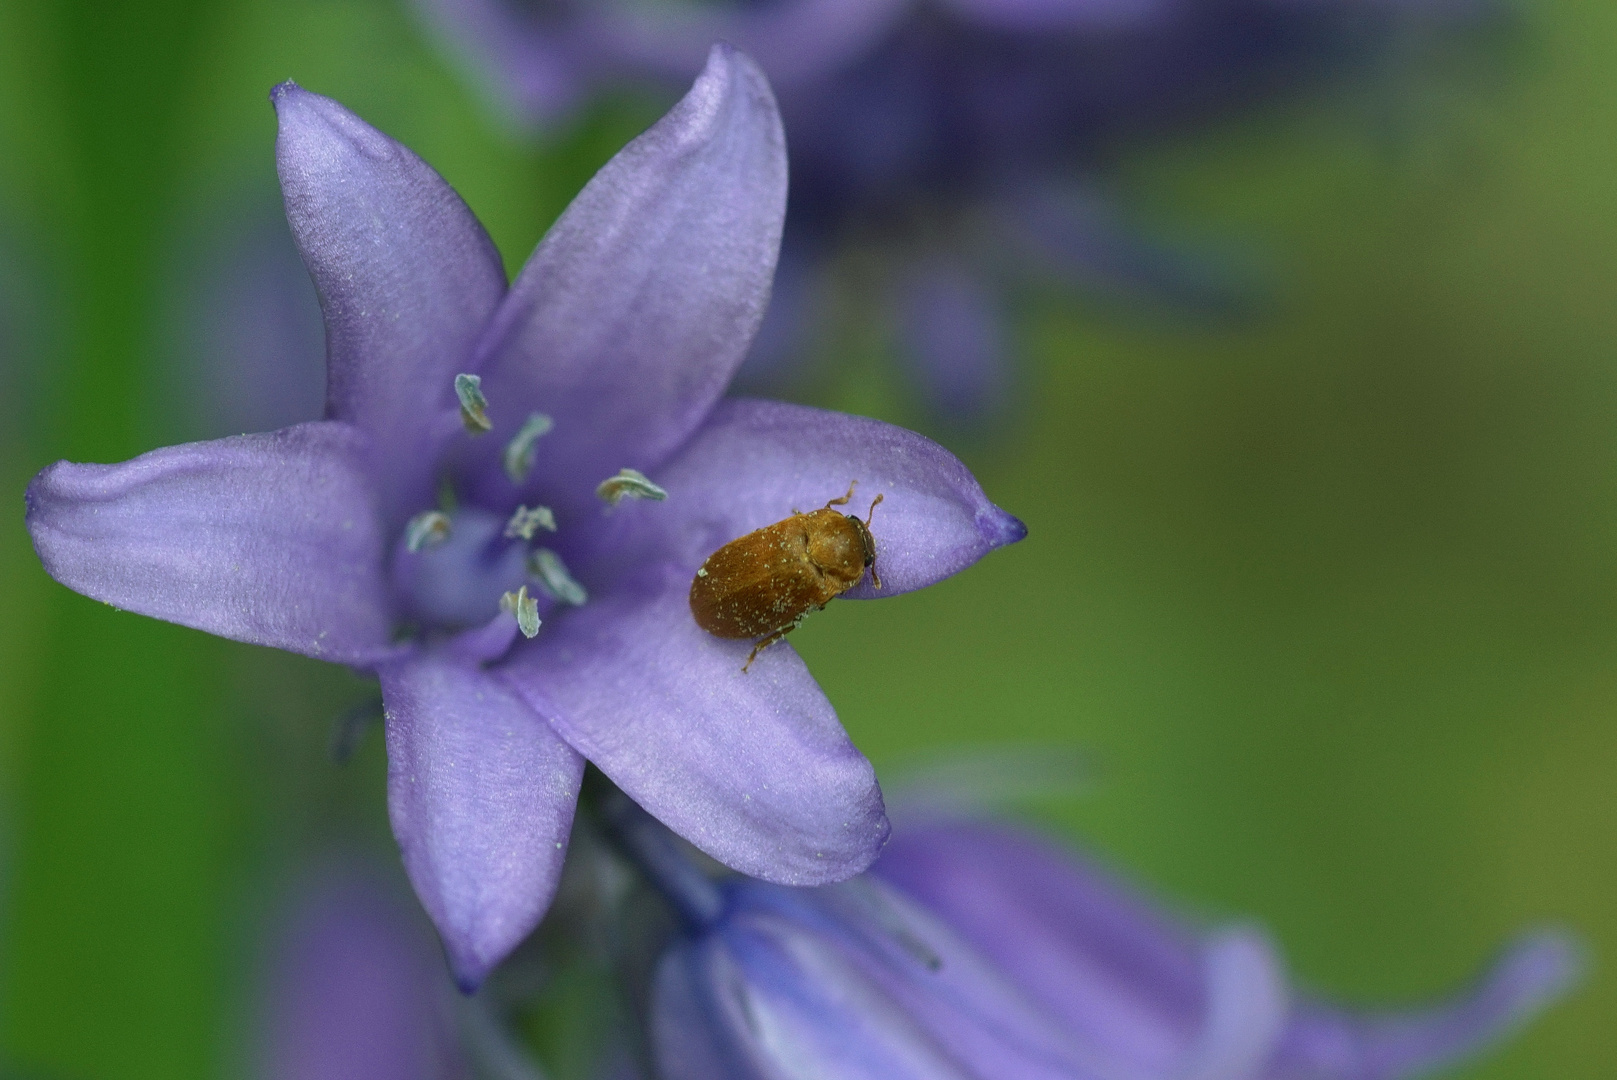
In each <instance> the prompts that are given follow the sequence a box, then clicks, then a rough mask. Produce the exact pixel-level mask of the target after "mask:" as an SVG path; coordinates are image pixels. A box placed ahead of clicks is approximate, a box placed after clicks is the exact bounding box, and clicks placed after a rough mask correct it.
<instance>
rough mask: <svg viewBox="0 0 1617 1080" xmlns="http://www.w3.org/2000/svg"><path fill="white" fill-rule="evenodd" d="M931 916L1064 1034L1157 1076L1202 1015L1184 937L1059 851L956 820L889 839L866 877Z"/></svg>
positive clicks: (1202, 999)
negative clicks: (1048, 1014)
mask: <svg viewBox="0 0 1617 1080" xmlns="http://www.w3.org/2000/svg"><path fill="white" fill-rule="evenodd" d="M873 872H874V873H875V874H876V876H878V877H880V878H881V879H882V880H884V881H887V882H889V883H890V884H892V885H894V886H896V887H898V888H899V889H901V890H903V891H904V892H905V893H907V894H909V895H910V896H912V897H914V898H915V899H917V900H919V901H920V902H921V903H922V904H923V905H925V906H926V907H927V908H928V909H929V910H931V911H932V912H934V913H936V914H937V915H938V916H939V917H941V918H942V919H943V921H944V922H946V923H948V924H949V925H950V926H951V927H952V928H953V929H954V930H955V931H956V932H958V933H960V934H961V935H962V936H963V937H964V938H965V939H966V940H967V941H969V942H971V944H972V945H974V946H975V947H976V948H977V949H978V950H979V951H980V952H981V953H982V954H983V955H984V956H985V957H987V958H988V959H989V960H990V961H992V962H994V963H997V964H998V965H999V966H1000V968H1001V969H1002V970H1003V971H1005V972H1006V974H1007V975H1009V976H1010V977H1011V978H1012V980H1014V981H1015V982H1016V983H1018V984H1019V985H1020V986H1022V987H1023V989H1025V990H1026V991H1027V992H1028V993H1029V994H1031V995H1033V996H1034V997H1035V998H1037V999H1038V1000H1039V1001H1041V1002H1043V1003H1044V1005H1045V1006H1046V1007H1047V1008H1049V1009H1050V1010H1051V1011H1052V1012H1053V1013H1054V1014H1055V1015H1056V1016H1058V1017H1060V1018H1061V1019H1062V1020H1063V1021H1064V1022H1065V1023H1066V1024H1067V1025H1068V1026H1069V1029H1070V1030H1071V1031H1072V1032H1073V1035H1074V1038H1075V1039H1077V1040H1078V1041H1080V1042H1081V1043H1083V1044H1086V1045H1092V1046H1094V1047H1096V1048H1098V1049H1100V1050H1102V1051H1104V1052H1107V1053H1109V1054H1110V1055H1112V1056H1113V1057H1114V1058H1115V1059H1117V1060H1119V1061H1123V1062H1130V1063H1133V1064H1134V1065H1135V1066H1136V1067H1138V1068H1139V1069H1140V1070H1141V1071H1142V1072H1144V1073H1145V1074H1146V1075H1168V1074H1170V1073H1171V1072H1172V1070H1173V1069H1174V1068H1176V1067H1179V1065H1180V1063H1181V1062H1182V1061H1184V1060H1185V1054H1186V1053H1187V1051H1188V1050H1189V1049H1190V1046H1191V1045H1192V1040H1193V1039H1194V1037H1195V1036H1196V1033H1197V1031H1198V1030H1199V1029H1200V1028H1201V1027H1202V1024H1203V1014H1204V1011H1205V1009H1206V993H1205V986H1204V978H1205V973H1204V961H1203V959H1202V954H1201V945H1200V943H1199V942H1198V941H1197V939H1196V937H1195V936H1194V935H1193V934H1191V933H1189V932H1188V931H1186V930H1184V929H1182V928H1181V927H1179V926H1178V925H1176V924H1175V923H1173V922H1170V921H1169V920H1168V919H1166V918H1164V917H1163V916H1161V915H1160V914H1159V913H1158V912H1157V911H1155V910H1154V909H1153V908H1152V907H1151V906H1150V905H1149V904H1147V903H1146V902H1145V901H1144V900H1142V899H1141V898H1139V897H1137V896H1134V895H1132V894H1131V893H1130V892H1128V891H1126V890H1125V889H1124V888H1122V887H1121V886H1120V885H1119V884H1117V883H1116V882H1113V881H1111V880H1109V879H1107V878H1106V877H1103V876H1102V875H1101V874H1099V873H1098V872H1097V871H1095V870H1093V869H1092V868H1090V867H1087V866H1085V865H1084V864H1083V863H1081V862H1079V861H1078V860H1077V859H1076V858H1074V857H1073V856H1072V854H1071V853H1070V852H1068V851H1065V850H1062V849H1057V848H1056V847H1054V846H1052V845H1050V844H1047V843H1045V842H1044V841H1043V840H1041V839H1039V838H1036V837H1033V836H1031V835H1029V834H1028V833H1027V832H1025V831H1022V830H1017V829H1011V828H1005V827H999V826H993V825H985V824H974V823H972V824H968V823H949V824H937V825H931V826H922V827H915V828H909V829H905V830H901V831H899V832H898V833H895V834H894V836H893V841H892V843H890V844H889V845H888V846H887V849H886V850H885V851H884V852H883V854H882V858H881V861H880V862H878V863H877V864H876V866H875V868H874V871H873Z"/></svg>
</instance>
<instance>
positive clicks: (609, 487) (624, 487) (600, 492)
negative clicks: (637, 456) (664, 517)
mask: <svg viewBox="0 0 1617 1080" xmlns="http://www.w3.org/2000/svg"><path fill="white" fill-rule="evenodd" d="M595 494H596V495H597V496H598V497H599V498H601V499H604V500H606V503H607V505H609V506H616V505H618V503H619V502H620V501H621V500H622V499H623V498H624V497H625V496H627V497H628V498H631V499H651V500H653V501H655V502H662V501H663V500H664V499H666V498H668V492H666V491H664V490H663V489H662V488H660V487H658V486H657V485H656V484H653V483H652V482H651V481H650V480H647V479H646V474H645V473H642V472H638V471H636V470H634V469H619V470H618V475H616V476H609V477H607V478H606V479H605V480H602V481H601V484H600V486H599V487H597V488H596V489H595Z"/></svg>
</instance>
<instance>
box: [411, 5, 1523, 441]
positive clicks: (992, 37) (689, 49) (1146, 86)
mask: <svg viewBox="0 0 1617 1080" xmlns="http://www.w3.org/2000/svg"><path fill="white" fill-rule="evenodd" d="M416 3H417V6H418V7H419V8H420V9H421V10H422V12H423V14H424V16H425V19H426V21H427V22H428V23H429V24H430V25H431V26H432V27H433V28H434V29H435V30H437V31H438V32H439V35H440V37H442V38H443V39H445V40H447V41H448V42H449V43H450V44H451V45H452V47H453V48H454V50H455V51H456V52H458V53H459V54H460V55H461V56H462V57H463V58H464V59H466V60H467V61H468V66H469V68H470V70H472V71H473V72H474V73H475V74H474V77H475V78H477V79H478V80H479V81H480V82H481V83H483V84H485V87H486V88H488V89H489V90H491V91H492V93H493V94H494V96H495V98H496V99H497V100H498V101H500V102H501V103H502V106H503V107H504V108H505V109H506V110H507V111H508V112H511V113H514V114H515V115H516V116H518V117H519V118H521V119H524V120H526V121H527V122H528V123H529V124H530V125H544V124H547V123H553V122H555V121H556V120H557V118H558V116H559V115H561V114H562V113H563V112H565V110H566V109H567V108H568V107H569V106H570V105H571V104H572V103H574V102H575V101H576V100H578V98H579V97H580V96H581V95H582V94H583V93H584V92H585V91H586V90H587V89H588V88H589V87H590V86H593V85H597V84H600V83H601V82H603V81H605V80H608V79H618V80H640V81H646V80H647V79H648V78H649V79H651V80H654V81H660V82H661V83H662V84H664V85H667V84H670V83H673V84H679V83H680V82H681V80H683V79H685V78H688V77H689V75H690V73H691V72H693V71H694V70H696V68H697V67H698V66H699V65H700V62H701V57H702V56H703V55H704V54H705V51H706V48H707V46H708V44H709V43H711V42H712V41H715V40H724V41H730V42H734V43H735V44H736V45H738V46H739V47H741V48H743V49H745V50H747V51H748V52H749V53H750V54H751V55H753V56H755V57H757V58H758V60H759V62H760V64H761V66H762V67H763V68H764V70H765V71H766V72H767V73H768V74H769V75H770V77H771V79H772V80H774V83H775V86H776V90H777V92H778V94H779V96H780V102H781V111H782V115H783V117H784V119H785V127H786V132H787V146H788V150H789V153H790V158H791V174H792V192H791V200H790V203H789V206H788V218H787V225H786V230H785V239H784V246H783V251H782V275H781V279H780V281H779V283H778V285H777V291H778V293H779V294H781V295H779V296H778V300H779V302H777V304H776V305H775V307H774V308H773V309H772V310H771V312H770V316H769V320H768V321H767V322H766V324H765V327H764V330H763V331H762V333H761V334H760V335H759V339H758V342H757V344H756V346H755V347H754V350H753V355H752V357H751V358H750V360H749V363H748V365H747V366H746V367H745V368H744V369H743V371H742V374H741V377H742V379H743V381H744V382H751V383H754V384H760V385H778V384H779V383H781V382H783V381H786V380H789V379H790V378H792V376H793V374H794V372H795V370H796V366H797V364H798V362H799V361H800V360H801V357H802V353H803V352H804V350H805V349H807V348H809V347H811V346H812V342H813V338H814V333H813V331H815V330H816V329H818V328H819V324H821V323H822V322H823V321H824V319H825V317H826V312H825V311H824V308H825V304H826V296H827V293H828V290H827V289H826V288H825V285H824V281H825V278H826V276H827V274H828V273H829V271H830V269H831V268H832V266H833V264H834V263H835V261H836V260H837V257H838V256H839V254H841V253H843V252H844V251H846V250H847V249H848V247H849V245H850V244H854V245H858V246H860V248H861V249H868V250H872V251H876V252H879V253H880V257H881V259H882V261H883V262H884V264H885V266H884V269H883V272H882V275H881V278H882V283H881V284H878V285H875V286H873V288H875V289H877V290H878V291H880V290H882V289H886V290H888V295H886V296H885V298H884V299H885V300H886V301H887V303H888V305H889V306H890V308H891V309H892V310H894V311H896V312H898V313H899V314H898V319H897V322H898V327H897V329H898V334H899V337H900V339H901V344H900V346H899V350H898V351H899V352H900V353H901V354H903V355H905V356H906V357H907V358H908V360H909V361H910V363H909V367H910V370H911V371H912V372H913V373H914V375H915V382H916V385H917V388H918V389H919V390H920V392H921V393H922V395H923V396H924V397H925V398H926V399H927V400H928V402H929V403H930V404H931V406H932V407H933V408H935V409H937V410H939V411H940V412H941V413H942V414H943V415H944V416H946V417H953V418H955V419H957V420H972V419H980V418H983V417H985V416H988V415H990V414H992V413H993V412H995V411H996V410H998V409H999V407H1000V406H1001V405H1002V404H1003V403H1004V402H1005V400H1006V399H1007V395H1008V390H1009V383H1010V374H1009V372H1008V371H1007V370H1006V365H1005V363H1004V361H1005V358H1006V356H1007V355H1009V353H1010V352H1011V349H1010V343H1009V342H1008V340H1007V337H1008V334H1007V330H1006V324H1005V321H1004V319H1003V317H1002V315H1001V312H1002V310H1003V308H1004V306H1005V305H1004V301H1003V299H1001V297H1002V295H1003V293H1004V292H1005V290H1006V287H1007V286H1009V285H1012V284H1013V283H1014V282H1016V281H1018V280H1021V279H1025V278H1026V277H1027V276H1028V272H1029V269H1030V268H1032V269H1033V270H1034V272H1035V273H1036V274H1040V275H1043V276H1046V277H1049V276H1053V277H1055V278H1057V279H1062V280H1065V281H1066V282H1067V283H1068V284H1069V285H1071V286H1076V287H1078V288H1080V289H1083V290H1086V291H1089V292H1098V293H1101V294H1103V295H1110V296H1112V297H1114V298H1119V299H1122V300H1126V301H1146V302H1149V303H1152V304H1155V305H1157V306H1158V308H1159V309H1161V308H1162V307H1164V306H1165V307H1166V309H1167V310H1172V311H1178V312H1183V313H1188V314H1191V315H1214V316H1227V315H1229V314H1239V313H1242V312H1244V311H1246V310H1248V309H1250V308H1251V306H1252V305H1253V303H1254V302H1255V301H1256V299H1257V295H1256V294H1257V293H1259V292H1261V291H1262V290H1261V289H1258V288H1256V287H1255V286H1254V284H1253V283H1252V268H1251V266H1250V260H1249V259H1247V258H1236V257H1235V253H1234V252H1233V251H1230V252H1228V253H1226V254H1225V255H1223V256H1222V257H1215V256H1214V255H1213V254H1212V253H1211V252H1198V251H1191V250H1186V249H1184V248H1182V247H1181V246H1179V245H1177V244H1173V243H1168V242H1164V241H1161V240H1158V239H1155V238H1152V237H1150V236H1149V235H1147V234H1146V233H1145V232H1142V231H1141V230H1140V229H1138V228H1136V227H1135V226H1133V225H1132V224H1130V223H1128V222H1127V221H1126V220H1125V219H1126V215H1124V214H1123V213H1122V212H1120V211H1119V209H1118V208H1117V207H1116V206H1115V205H1114V204H1113V202H1112V200H1111V199H1110V198H1108V197H1106V196H1103V195H1101V194H1100V192H1101V191H1102V190H1103V189H1104V188H1105V187H1106V178H1107V176H1108V174H1109V171H1110V165H1111V163H1112V161H1113V160H1114V159H1115V157H1116V156H1117V155H1118V154H1119V152H1120V151H1122V150H1123V149H1124V148H1125V147H1126V146H1127V145H1129V144H1132V143H1137V142H1139V141H1140V140H1141V139H1142V138H1149V137H1153V136H1158V135H1162V134H1165V133H1168V132H1171V131H1175V130H1183V129H1188V128H1192V127H1194V126H1196V125H1198V124H1205V123H1206V122H1207V121H1208V120H1209V119H1211V118H1213V117H1214V116H1216V115H1218V114H1219V113H1221V112H1225V111H1228V110H1230V109H1231V108H1234V107H1240V106H1246V105H1251V104H1254V103H1256V102H1259V101H1261V100H1264V99H1268V98H1272V97H1275V96H1277V95H1279V94H1281V93H1296V92H1300V91H1302V90H1304V89H1306V88H1309V87H1313V88H1319V87H1323V86H1327V85H1329V84H1330V82H1331V80H1332V79H1333V78H1339V77H1341V76H1344V75H1364V76H1374V75H1378V74H1379V75H1383V76H1384V75H1386V74H1387V73H1388V71H1389V69H1394V68H1396V67H1397V65H1399V64H1400V63H1406V62H1407V58H1406V56H1405V54H1406V53H1409V52H1411V51H1415V50H1413V49H1412V48H1411V46H1412V44H1413V43H1417V42H1419V41H1420V39H1421V38H1422V36H1423V35H1425V36H1432V35H1439V36H1440V35H1444V34H1449V33H1452V32H1453V31H1455V30H1456V29H1459V28H1462V27H1467V26H1474V25H1478V24H1482V23H1485V22H1488V21H1490V18H1491V17H1493V16H1496V15H1497V14H1498V9H1497V7H1496V6H1495V5H1494V4H1493V3H1492V2H1491V0H1438V2H1431V0H714V2H711V3H698V2H678V0H673V2H666V3H661V4H657V3H644V2H635V0H548V2H543V3H539V4H537V5H535V4H530V3H523V2H521V0H416ZM540 73H542V74H540ZM942 279H947V280H948V282H949V284H947V285H944V286H942V287H940V286H939V284H938V283H939V281H940V280H942ZM918 282H919V284H917V283H918Z"/></svg>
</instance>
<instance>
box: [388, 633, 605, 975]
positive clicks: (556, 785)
mask: <svg viewBox="0 0 1617 1080" xmlns="http://www.w3.org/2000/svg"><path fill="white" fill-rule="evenodd" d="M381 676H382V697H383V700H384V701H385V702H386V704H387V758H388V768H387V773H388V776H387V787H388V813H389V817H390V818H391V819H392V822H393V835H394V836H395V837H396V838H397V839H398V842H399V847H400V848H401V849H402V851H403V853H404V868H405V870H406V871H408V873H409V875H410V882H411V884H413V885H414V886H415V890H416V895H418V896H419V897H420V898H421V903H422V906H423V907H425V908H426V909H427V914H429V915H431V916H432V921H433V922H434V923H436V924H437V926H438V932H439V933H440V934H442V935H443V939H444V947H445V949H446V950H447V951H448V953H449V959H450V966H451V968H453V970H454V973H455V978H456V980H457V981H458V982H459V983H460V985H461V988H462V989H463V990H465V991H466V992H468V993H470V992H471V991H473V990H475V989H476V988H477V986H478V985H479V984H480V983H481V982H482V981H483V979H484V977H486V976H487V975H488V973H489V972H490V971H491V970H493V968H494V966H495V965H496V964H498V963H499V962H500V961H501V960H503V959H504V958H505V957H506V955H507V954H508V953H510V951H511V950H512V949H514V948H515V947H516V946H517V945H518V944H519V943H521V941H522V939H523V938H525V937H526V936H527V935H528V933H529V931H531V930H532V929H533V928H534V926H535V925H537V924H538V922H539V919H540V918H541V917H542V916H543V915H544V913H545V909H546V908H548V907H549V906H550V900H551V897H552V896H554V895H555V892H556V883H557V880H558V878H559V876H560V874H561V865H562V859H563V856H565V854H566V851H567V834H568V832H569V830H570V829H571V827H572V822H573V810H574V807H575V806H576V804H577V801H578V787H579V783H580V781H581V779H582V777H583V774H584V760H583V759H582V758H581V757H579V756H578V754H576V753H574V752H573V750H572V749H571V748H570V747H568V745H567V744H566V743H564V742H562V741H561V739H559V738H558V737H557V736H556V733H555V732H554V731H552V730H551V729H550V726H549V725H548V724H546V723H545V721H544V720H543V719H542V718H541V717H539V716H536V715H534V712H533V710H531V709H529V708H528V707H527V705H525V704H523V702H522V701H521V700H520V699H518V698H517V697H516V695H514V694H512V693H511V692H510V691H509V690H508V689H507V688H506V687H505V686H504V684H502V683H501V682H500V681H498V680H496V679H493V678H490V677H489V676H488V675H487V674H486V673H485V672H484V671H483V669H482V668H481V667H479V666H478V665H477V664H476V663H475V662H473V661H471V660H470V659H468V658H466V657H463V656H461V655H457V654H456V652H455V650H453V649H451V648H440V649H437V650H433V651H431V652H427V653H424V654H421V655H419V656H416V657H412V658H411V659H409V660H406V661H404V662H402V663H399V664H393V665H389V666H388V667H386V668H383V669H382V672H381Z"/></svg>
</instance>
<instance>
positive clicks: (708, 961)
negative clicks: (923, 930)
mask: <svg viewBox="0 0 1617 1080" xmlns="http://www.w3.org/2000/svg"><path fill="white" fill-rule="evenodd" d="M819 929H820V928H817V927H811V926H805V925H801V924H796V923H794V922H793V921H791V920H789V919H782V918H779V917H773V916H772V915H771V913H769V912H747V913H745V914H743V915H741V916H739V917H736V918H733V919H731V920H730V921H729V923H728V924H727V925H726V926H725V928H724V929H723V930H722V931H720V932H719V933H716V934H714V935H712V936H711V937H708V938H707V939H705V940H692V941H684V942H680V943H679V944H677V945H675V946H674V947H673V948H672V949H671V950H670V951H669V952H668V953H667V954H666V955H665V956H664V957H663V958H662V961H661V962H660V964H659V965H658V970H657V981H656V985H655V990H654V1004H653V1011H652V1035H653V1038H654V1040H655V1045H656V1048H657V1051H658V1059H659V1061H660V1062H661V1063H663V1064H664V1067H665V1068H666V1069H667V1077H668V1080H698V1078H703V1080H705V1078H708V1077H715V1078H730V1077H734V1078H736V1080H750V1078H761V1077H766V1076H767V1077H773V1076H781V1075H789V1076H803V1077H809V1076H813V1077H836V1078H838V1080H969V1078H971V1077H977V1076H982V1075H990V1074H981V1073H978V1072H976V1071H974V1070H971V1069H969V1068H967V1067H965V1066H963V1065H962V1064H961V1063H960V1062H959V1061H958V1060H956V1059H954V1058H953V1057H952V1056H951V1055H950V1054H949V1053H948V1051H947V1050H946V1049H945V1047H943V1046H941V1045H939V1043H938V1042H937V1041H936V1040H935V1039H934V1038H932V1036H931V1033H930V1032H928V1031H927V1030H925V1028H924V1026H923V1024H924V1021H925V1019H930V1018H929V1017H926V1016H925V1014H924V1013H923V1014H922V1017H923V1019H922V1020H920V1021H918V1020H917V1018H916V1017H915V1016H912V1015H910V1014H909V1013H907V1012H906V1011H905V1009H904V1008H903V1006H902V1004H901V1003H900V1002H898V1001H895V1000H894V999H893V998H892V997H891V996H890V995H888V994H885V993H883V991H882V989H881V987H880V986H879V985H878V984H877V983H876V981H875V980H873V979H871V978H870V977H869V975H868V974H867V973H866V972H865V971H863V970H861V969H860V965H859V963H858V960H857V959H855V958H852V957H850V956H848V955H847V954H846V953H845V952H844V950H843V949H842V948H839V947H838V942H836V941H835V940H834V935H835V930H832V931H831V933H830V934H827V933H824V932H823V931H821V932H817V931H818V930H819Z"/></svg>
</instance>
